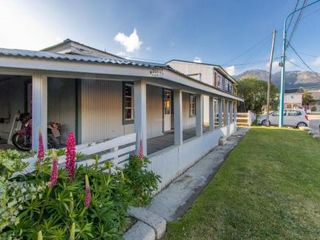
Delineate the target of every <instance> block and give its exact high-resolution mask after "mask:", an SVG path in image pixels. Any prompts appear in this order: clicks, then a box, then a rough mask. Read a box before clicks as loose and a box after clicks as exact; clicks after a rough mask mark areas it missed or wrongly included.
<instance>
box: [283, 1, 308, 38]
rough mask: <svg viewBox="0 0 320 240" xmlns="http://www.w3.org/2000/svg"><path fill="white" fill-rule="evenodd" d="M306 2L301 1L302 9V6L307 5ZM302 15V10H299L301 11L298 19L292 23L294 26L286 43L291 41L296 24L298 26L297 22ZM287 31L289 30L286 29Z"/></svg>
mask: <svg viewBox="0 0 320 240" xmlns="http://www.w3.org/2000/svg"><path fill="white" fill-rule="evenodd" d="M307 1H308V0H304V1H303V4H302V7H304V6H305V5H306V4H307ZM302 13H303V9H301V10H300V11H299V15H298V17H297V19H296V21H295V23H294V25H293V28H292V31H291V33H290V36H289V38H288V39H289V40H288V43H289V42H290V41H291V39H292V37H293V34H294V32H295V31H296V30H297V27H298V24H299V22H300V20H301V17H302ZM288 29H289V28H288Z"/></svg>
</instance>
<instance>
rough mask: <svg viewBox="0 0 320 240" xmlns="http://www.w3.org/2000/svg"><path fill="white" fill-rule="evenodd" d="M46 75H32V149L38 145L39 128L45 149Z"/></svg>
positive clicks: (46, 116) (46, 121)
mask: <svg viewBox="0 0 320 240" xmlns="http://www.w3.org/2000/svg"><path fill="white" fill-rule="evenodd" d="M47 119H48V77H47V76H45V75H42V74H38V73H37V74H33V75H32V149H33V150H37V149H38V145H39V140H38V139H39V138H38V136H39V130H41V133H42V136H43V142H44V147H45V149H47V123H48V120H47Z"/></svg>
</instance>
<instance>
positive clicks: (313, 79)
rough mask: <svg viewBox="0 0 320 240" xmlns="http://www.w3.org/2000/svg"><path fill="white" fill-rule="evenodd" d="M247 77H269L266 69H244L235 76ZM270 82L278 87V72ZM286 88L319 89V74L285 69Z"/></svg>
mask: <svg viewBox="0 0 320 240" xmlns="http://www.w3.org/2000/svg"><path fill="white" fill-rule="evenodd" d="M247 77H256V78H258V79H261V80H264V81H267V80H268V77H269V73H268V71H265V70H260V69H254V70H248V71H245V72H243V73H241V74H239V75H237V76H235V78H236V79H242V78H247ZM272 83H273V84H275V85H276V86H277V87H280V72H276V73H274V74H272ZM285 85H286V89H295V88H305V89H309V88H319V89H320V74H316V73H313V72H308V71H287V72H286V84H285Z"/></svg>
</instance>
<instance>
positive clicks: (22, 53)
mask: <svg viewBox="0 0 320 240" xmlns="http://www.w3.org/2000/svg"><path fill="white" fill-rule="evenodd" d="M0 56H9V57H24V58H40V59H48V60H57V61H76V62H91V63H104V64H119V65H132V66H138V67H161V68H168V66H167V65H165V64H161V63H152V62H144V61H136V60H127V59H111V58H104V57H91V56H81V55H71V54H60V53H53V52H46V51H31V50H21V49H6V48H0Z"/></svg>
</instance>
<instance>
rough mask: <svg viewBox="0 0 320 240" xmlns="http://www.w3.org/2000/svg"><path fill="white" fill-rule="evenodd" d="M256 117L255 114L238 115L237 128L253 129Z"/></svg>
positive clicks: (239, 113)
mask: <svg viewBox="0 0 320 240" xmlns="http://www.w3.org/2000/svg"><path fill="white" fill-rule="evenodd" d="M255 119H256V116H255V114H254V113H253V112H251V111H248V112H238V113H237V127H251V125H252V123H253V121H254V120H255Z"/></svg>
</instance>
